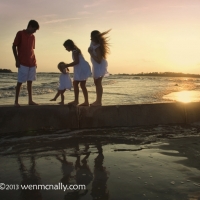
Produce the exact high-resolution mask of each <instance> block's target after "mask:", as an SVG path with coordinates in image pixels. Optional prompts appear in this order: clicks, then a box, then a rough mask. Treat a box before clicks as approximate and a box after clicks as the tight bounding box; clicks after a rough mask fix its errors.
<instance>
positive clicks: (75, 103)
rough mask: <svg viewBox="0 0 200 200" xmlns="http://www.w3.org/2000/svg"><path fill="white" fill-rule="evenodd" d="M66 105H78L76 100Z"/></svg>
mask: <svg viewBox="0 0 200 200" xmlns="http://www.w3.org/2000/svg"><path fill="white" fill-rule="evenodd" d="M68 105H73V106H77V105H78V101H72V102H69V103H68Z"/></svg>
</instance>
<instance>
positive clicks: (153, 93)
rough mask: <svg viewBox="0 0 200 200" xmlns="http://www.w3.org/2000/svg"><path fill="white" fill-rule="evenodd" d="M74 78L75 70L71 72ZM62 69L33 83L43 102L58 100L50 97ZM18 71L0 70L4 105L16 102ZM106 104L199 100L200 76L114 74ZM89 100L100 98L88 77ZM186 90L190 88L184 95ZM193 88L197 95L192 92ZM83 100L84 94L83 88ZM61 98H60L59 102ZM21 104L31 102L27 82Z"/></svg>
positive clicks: (69, 98) (67, 95)
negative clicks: (28, 97) (5, 71)
mask: <svg viewBox="0 0 200 200" xmlns="http://www.w3.org/2000/svg"><path fill="white" fill-rule="evenodd" d="M70 76H71V77H72V79H73V74H71V75H70ZM58 77H59V73H38V74H37V81H34V83H33V99H34V101H36V102H37V103H39V104H51V105H52V104H56V102H51V101H49V100H50V99H52V98H53V97H54V96H55V94H56V91H57V87H58ZM16 81H17V73H11V74H3V73H0V105H9V104H13V102H14V96H15V86H16ZM103 88H104V93H103V105H127V104H143V103H161V102H173V101H182V102H185V99H187V102H194V101H199V97H200V78H182V77H180V78H179V77H148V76H147V77H138V76H134V75H110V76H108V77H105V78H104V79H103ZM87 89H88V95H89V101H90V102H91V103H92V102H93V101H94V100H95V99H96V93H95V87H94V82H93V79H92V78H91V77H90V78H89V79H88V80H87ZM182 91H188V92H189V93H185V95H184V96H181V95H176V94H179V93H180V94H181V92H182ZM191 92H192V94H193V95H190V93H191ZM79 96H80V103H82V102H83V94H82V92H81V90H80V95H79ZM73 98H74V93H73V90H72V91H66V92H65V103H68V102H70V101H72V100H73ZM59 101H60V99H58V102H59ZM19 102H20V104H27V90H26V84H23V85H22V89H21V92H20V98H19Z"/></svg>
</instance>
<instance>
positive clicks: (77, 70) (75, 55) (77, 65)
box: [63, 40, 91, 106]
mask: <svg viewBox="0 0 200 200" xmlns="http://www.w3.org/2000/svg"><path fill="white" fill-rule="evenodd" d="M63 46H64V47H65V49H66V50H67V51H69V52H70V51H72V59H73V62H72V63H70V64H65V67H74V81H73V86H74V96H75V99H74V101H72V102H70V103H69V104H71V105H75V106H77V105H78V104H79V83H80V86H81V89H82V91H83V96H84V99H85V101H84V102H83V103H82V104H79V106H89V101H88V91H87V88H86V80H87V79H88V77H89V76H91V68H90V65H89V63H88V62H87V61H86V60H85V59H84V57H83V55H82V53H81V50H80V49H79V48H78V47H77V46H76V45H75V44H74V42H73V41H72V40H66V41H65V42H64V44H63Z"/></svg>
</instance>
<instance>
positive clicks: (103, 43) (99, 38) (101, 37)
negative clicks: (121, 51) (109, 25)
mask: <svg viewBox="0 0 200 200" xmlns="http://www.w3.org/2000/svg"><path fill="white" fill-rule="evenodd" d="M110 31H111V29H110V30H108V31H105V32H102V33H100V32H99V31H97V30H94V31H92V32H91V38H92V39H93V40H94V42H96V43H98V44H100V50H101V54H102V57H103V58H106V56H107V54H109V53H110V48H109V43H108V40H109V37H108V36H105V35H106V34H108V33H109V32H110Z"/></svg>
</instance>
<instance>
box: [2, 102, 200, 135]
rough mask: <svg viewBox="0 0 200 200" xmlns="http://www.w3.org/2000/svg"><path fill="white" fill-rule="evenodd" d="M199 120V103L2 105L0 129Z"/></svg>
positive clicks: (153, 123)
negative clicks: (81, 105)
mask: <svg viewBox="0 0 200 200" xmlns="http://www.w3.org/2000/svg"><path fill="white" fill-rule="evenodd" d="M195 122H200V103H199V102H198V103H188V104H184V103H159V104H136V105H119V106H118V105H113V106H102V107H73V106H67V105H64V106H60V105H39V106H21V107H19V108H17V107H13V106H0V133H8V132H18V131H28V130H38V129H43V128H44V129H49V128H53V129H82V128H102V127H130V126H141V125H157V124H160V125H165V124H190V123H195Z"/></svg>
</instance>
